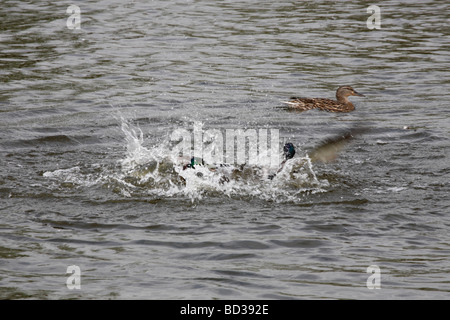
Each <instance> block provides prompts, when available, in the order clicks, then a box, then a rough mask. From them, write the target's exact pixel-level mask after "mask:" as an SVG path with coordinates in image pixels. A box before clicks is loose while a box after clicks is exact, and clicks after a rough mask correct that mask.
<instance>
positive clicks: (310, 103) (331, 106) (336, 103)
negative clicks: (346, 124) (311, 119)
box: [283, 86, 365, 112]
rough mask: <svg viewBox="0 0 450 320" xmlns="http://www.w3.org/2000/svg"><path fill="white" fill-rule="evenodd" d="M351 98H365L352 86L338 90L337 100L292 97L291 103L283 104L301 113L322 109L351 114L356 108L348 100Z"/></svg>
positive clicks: (341, 87)
mask: <svg viewBox="0 0 450 320" xmlns="http://www.w3.org/2000/svg"><path fill="white" fill-rule="evenodd" d="M349 96H359V97H365V96H364V95H363V94H361V93H359V92H356V91H355V89H353V88H352V87H350V86H340V87H339V88H338V89H337V90H336V99H337V100H331V99H326V98H297V97H292V98H291V99H290V100H289V101H283V102H284V103H286V104H288V105H289V107H290V108H292V109H296V110H300V111H306V110H311V109H320V110H324V111H328V112H351V111H353V110H355V106H354V105H353V103H351V102H350V101H349V100H348V97H349Z"/></svg>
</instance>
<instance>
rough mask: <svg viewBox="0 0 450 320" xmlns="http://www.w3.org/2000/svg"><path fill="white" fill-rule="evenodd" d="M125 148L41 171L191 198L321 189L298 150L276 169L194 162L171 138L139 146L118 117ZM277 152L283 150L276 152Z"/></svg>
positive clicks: (270, 197) (131, 128) (133, 129)
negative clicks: (112, 155) (99, 160)
mask: <svg viewBox="0 0 450 320" xmlns="http://www.w3.org/2000/svg"><path fill="white" fill-rule="evenodd" d="M120 122H121V123H120V128H121V131H122V133H123V134H124V137H125V142H126V154H125V155H124V158H123V159H120V160H119V161H117V162H116V163H114V164H113V165H108V166H100V165H98V164H94V165H86V166H85V167H80V166H75V167H72V168H67V169H58V170H54V171H47V172H45V173H44V174H43V176H44V177H46V178H48V179H52V180H56V181H58V182H59V183H60V184H61V185H67V184H70V185H72V186H81V187H88V188H89V187H93V186H102V187H106V188H108V189H111V190H112V191H113V192H115V193H117V194H119V195H120V196H123V197H127V198H128V197H151V198H157V199H161V198H170V197H182V198H187V199H189V200H190V201H192V202H195V201H200V200H202V199H204V198H208V197H221V196H223V197H231V198H239V199H242V198H258V199H262V200H266V201H274V202H301V201H302V199H303V197H304V196H305V195H308V194H311V193H320V192H326V191H327V187H329V182H328V181H327V180H320V179H318V178H317V175H316V173H315V171H314V168H313V164H312V162H311V159H310V157H309V156H308V155H305V156H299V155H298V154H297V155H296V156H295V157H294V158H292V159H289V160H287V161H286V162H285V164H284V166H282V167H281V168H280V169H278V170H277V169H275V170H273V168H271V167H265V166H256V165H248V164H241V165H236V164H201V163H200V164H195V165H193V166H190V165H189V164H190V160H191V157H190V156H188V157H180V156H179V155H177V154H175V153H174V152H173V150H172V149H171V148H170V143H171V142H170V141H168V140H167V141H163V142H162V143H159V144H157V145H153V146H151V147H146V146H144V142H145V141H144V134H143V132H142V130H141V129H140V127H139V126H136V125H133V124H131V123H130V122H129V121H127V120H125V119H123V118H122V117H121V118H120ZM279 156H280V158H281V157H282V153H281V152H280V155H279Z"/></svg>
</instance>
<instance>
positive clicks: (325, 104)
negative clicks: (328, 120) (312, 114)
mask: <svg viewBox="0 0 450 320" xmlns="http://www.w3.org/2000/svg"><path fill="white" fill-rule="evenodd" d="M284 103H286V104H288V105H289V106H290V107H291V108H295V109H298V110H305V111H306V110H312V109H320V110H324V111H330V112H341V111H342V108H343V105H342V104H340V103H339V102H337V101H334V100H331V99H323V98H296V97H293V98H291V99H290V100H289V101H284Z"/></svg>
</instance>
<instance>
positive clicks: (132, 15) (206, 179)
mask: <svg viewBox="0 0 450 320" xmlns="http://www.w3.org/2000/svg"><path fill="white" fill-rule="evenodd" d="M71 4H73V3H71V2H66V1H59V2H45V1H27V2H23V1H8V0H6V1H3V2H2V5H1V8H0V17H1V19H0V30H1V32H0V79H1V88H2V90H1V91H0V112H1V113H0V115H1V117H0V128H1V129H0V153H1V155H0V161H1V163H0V164H1V165H0V172H1V175H0V203H1V206H0V228H1V233H0V297H1V298H3V299H18V298H32V299H60V298H63V299H66V298H81V299H91V298H98V299H107V298H118V299H130V298H146V299H166V298H170V299H216V298H218V299H243V298H245V299H291V298H294V299H298V298H300V299H302V298H307V299H311V298H312V299H321V298H327V299H330V298H331V299H352V298H356V299H386V298H392V299H422V298H426V299H428V298H433V299H436V298H437V299H447V298H448V292H449V280H450V277H449V272H450V262H449V260H448V256H449V253H450V245H449V244H450V238H449V232H448V231H449V228H450V217H449V213H450V199H449V194H450V187H449V182H448V181H449V178H450V169H449V133H450V125H449V115H450V111H449V101H450V93H449V84H450V72H449V71H448V70H449V69H450V59H449V43H450V41H449V40H450V39H449V30H450V27H449V25H448V21H449V12H450V5H449V4H448V1H425V2H423V1H421V2H412V1H383V2H382V3H380V4H379V6H380V9H381V29H374V30H370V29H368V27H367V24H366V21H367V19H368V17H369V16H370V13H367V6H368V4H367V3H366V2H364V1H358V2H352V3H349V2H339V1H336V2H331V1H314V2H291V1H276V2H274V1H258V2H254V1H232V0H229V1H189V0H185V1H151V2H150V1H130V2H123V1H82V2H76V4H77V5H78V6H79V7H80V10H81V28H80V29H69V28H68V26H67V24H66V22H67V19H68V17H69V16H70V14H68V13H66V10H67V8H68V7H69V5H71ZM343 84H346V85H352V86H353V87H354V88H355V89H356V90H357V91H359V92H361V93H363V94H365V96H366V97H365V98H360V97H353V99H352V101H353V102H354V104H355V106H356V111H354V112H352V113H349V114H332V113H325V112H320V111H314V110H313V111H308V112H303V113H299V112H292V111H288V110H285V109H283V108H280V107H281V106H282V104H281V101H283V100H285V99H287V98H289V97H290V96H292V95H297V96H311V97H327V98H333V96H334V91H335V90H336V88H337V87H338V86H340V85H343ZM195 123H202V125H203V129H204V130H208V129H216V130H219V131H220V132H225V131H226V130H227V129H233V130H239V129H256V130H259V129H276V130H279V134H280V146H281V145H282V142H285V141H291V142H293V143H294V144H295V145H296V147H297V154H296V156H295V158H294V159H292V160H293V162H290V164H291V166H290V167H289V168H287V169H286V170H285V171H284V172H283V173H282V174H280V175H277V177H276V178H275V179H273V180H269V179H265V178H261V177H260V176H256V175H254V173H249V175H248V176H242V177H240V178H239V179H236V180H233V181H230V182H229V183H220V181H219V180H218V179H219V178H218V177H220V176H218V175H217V174H214V173H212V174H211V175H210V173H208V172H209V171H208V170H205V171H204V172H203V174H204V175H203V176H202V177H199V176H197V175H196V174H193V171H190V170H186V171H183V170H180V164H177V163H172V162H170V161H169V162H168V161H166V160H167V155H168V154H169V151H168V150H169V149H170V145H171V144H170V143H171V141H170V140H171V135H172V134H173V132H174V131H175V130H177V129H180V128H181V129H185V130H187V131H188V132H191V131H192V130H193V126H194V125H195ZM357 127H363V128H364V130H363V131H362V133H361V134H359V135H355V136H354V138H353V139H352V140H351V141H350V142H349V143H348V144H347V145H346V147H345V148H344V149H343V150H342V151H341V152H340V154H339V157H338V158H337V159H336V160H335V161H333V162H329V163H320V162H317V163H312V162H310V161H309V160H310V159H309V157H308V154H309V153H310V152H311V151H312V150H313V149H314V148H315V147H316V146H318V145H320V144H321V143H322V142H323V141H326V140H327V139H330V138H333V137H336V136H340V135H342V134H343V133H345V132H347V131H348V130H352V128H357ZM280 152H281V149H280ZM265 174H266V172H264V174H263V175H265ZM180 176H181V177H182V179H181V178H180ZM71 265H76V266H79V268H80V270H81V278H80V279H81V288H80V289H79V290H77V289H74V290H70V289H69V288H68V286H67V285H66V281H67V279H68V277H69V276H70V274H69V273H66V271H67V267H68V266H71ZM371 265H376V266H378V267H379V269H380V271H381V275H380V280H381V289H379V290H370V289H368V288H367V286H366V281H367V279H368V277H369V276H370V274H369V273H367V268H368V267H369V266H371Z"/></svg>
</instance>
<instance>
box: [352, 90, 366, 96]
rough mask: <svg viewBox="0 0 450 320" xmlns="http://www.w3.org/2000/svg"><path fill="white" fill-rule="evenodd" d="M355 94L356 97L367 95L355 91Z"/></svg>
mask: <svg viewBox="0 0 450 320" xmlns="http://www.w3.org/2000/svg"><path fill="white" fill-rule="evenodd" d="M353 93H354V94H355V96H358V97H365V95H363V94H362V93H359V92H356V91H353Z"/></svg>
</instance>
